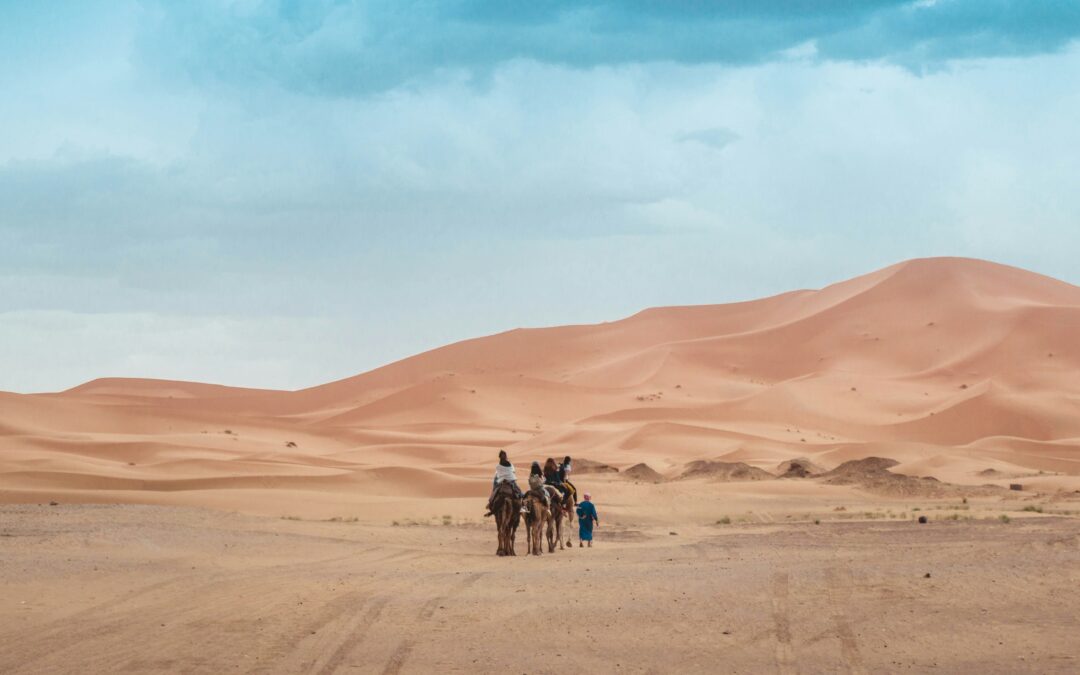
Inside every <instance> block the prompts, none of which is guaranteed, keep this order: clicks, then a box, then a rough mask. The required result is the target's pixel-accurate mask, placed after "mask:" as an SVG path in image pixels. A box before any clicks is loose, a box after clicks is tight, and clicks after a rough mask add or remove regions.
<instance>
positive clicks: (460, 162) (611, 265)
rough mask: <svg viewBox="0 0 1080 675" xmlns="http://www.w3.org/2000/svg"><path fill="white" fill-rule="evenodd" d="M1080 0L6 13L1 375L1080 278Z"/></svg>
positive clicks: (221, 367) (274, 375)
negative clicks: (909, 265)
mask: <svg viewBox="0 0 1080 675" xmlns="http://www.w3.org/2000/svg"><path fill="white" fill-rule="evenodd" d="M1078 38H1080V3H1078V2H1076V1H1075V0H937V1H934V0H920V1H919V2H911V1H909V0H904V1H895V0H860V1H858V2H854V1H851V0H816V1H815V0H730V1H726V2H724V1H719V0H718V1H716V2H704V1H700V0H699V1H691V0H682V1H679V0H667V1H661V0H622V1H620V2H615V1H614V0H611V1H609V2H589V1H587V0H586V1H578V2H559V1H549V2H544V1H542V0H536V1H534V2H529V3H510V2H504V1H502V0H498V1H497V0H424V1H418V2H409V1H407V0H387V1H383V2H348V1H330V0H294V1H288V0H278V1H271V0H266V1H259V0H233V1H229V0H183V1H181V0H176V1H174V2H169V1H165V0H146V1H141V2H127V1H125V0H100V1H95V0H72V1H70V2H62V1H58V0H44V1H42V2H7V1H3V0H0V390H10V391H49V390H57V389H63V388H67V387H70V386H73V385H75V384H78V383H80V382H82V381H85V380H88V379H92V378H94V377H100V376H106V375H123V376H146V377H164V378H178V379H193V380H201V381H209V382H220V383H226V384H237V385H250V386H264V387H276V388H299V387H303V386H309V385H313V384H317V383H321V382H325V381H328V380H331V379H336V378H340V377H345V376H348V375H352V374H355V373H357V372H360V371H363V370H367V369H369V368H372V367H375V366H378V365H381V364H383V363H386V362H388V361H391V360H395V359H398V358H401V357H405V356H408V355H410V354H413V353H416V352H419V351H422V350H425V349H428V348H431V347H435V346H439V345H441V344H445V343H447V342H451V341H454V340H458V339H463V338H467V337H472V336H476V335H481V334H486V333H492V332H497V331H501V330H506V329H509V328H514V327H518V326H537V325H551V324H566V323H583V322H596V321H603V320H610V319H615V318H619V317H622V316H625V315H627V314H630V313H633V312H635V311H637V310H639V309H641V308H644V307H648V306H654V305H670V304H696V303H715V302H726V301H731V300H741V299H749V298H754V297H759V296H763V295H767V294H772V293H776V292H780V291H785V290H789V289H792V288H801V287H818V286H821V285H824V284H827V283H829V282H832V281H836V280H840V279H843V278H846V277H849V276H853V275H855V274H859V273H862V272H867V271H870V270H873V269H876V268H878V267H882V266H884V265H887V264H890V263H893V262H896V261H899V260H902V259H906V258H911V257H917V256H927V255H965V256H974V257H982V258H989V259H993V260H998V261H1001V262H1007V263H1011V264H1015V265H1019V266H1022V267H1026V268H1029V269H1033V270H1036V271H1039V272H1042V273H1045V274H1050V275H1053V276H1057V277H1059V278H1063V279H1066V280H1068V281H1071V282H1073V283H1080V124H1078V123H1077V120H1080V41H1078Z"/></svg>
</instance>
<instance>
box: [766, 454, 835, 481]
mask: <svg viewBox="0 0 1080 675" xmlns="http://www.w3.org/2000/svg"><path fill="white" fill-rule="evenodd" d="M824 471H825V470H824V469H822V468H821V467H820V466H818V465H817V464H814V463H813V462H811V461H810V460H809V459H806V458H805V457H799V458H798V459H789V460H785V461H783V462H780V464H778V465H777V467H776V475H777V476H778V477H779V478H809V477H810V476H815V475H817V474H819V473H824Z"/></svg>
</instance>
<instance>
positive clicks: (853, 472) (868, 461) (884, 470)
mask: <svg viewBox="0 0 1080 675" xmlns="http://www.w3.org/2000/svg"><path fill="white" fill-rule="evenodd" d="M899 464H900V462H897V461H896V460H894V459H888V458H886V457H867V458H865V459H855V460H851V461H849V462H844V463H843V464H841V465H840V466H838V467H836V468H835V469H833V470H832V471H827V472H825V473H823V474H821V475H820V476H818V478H819V479H820V480H821V482H823V483H827V484H829V485H855V486H858V487H860V488H862V489H865V490H867V491H869V492H873V493H876V494H881V495H887V496H890V497H950V496H959V495H964V496H974V495H989V494H999V493H1000V492H1002V489H1001V488H998V487H996V486H993V485H982V486H960V485H952V484H949V483H942V482H941V481H939V480H938V479H936V478H934V477H933V476H921V477H916V476H906V475H904V474H899V473H893V472H892V471H890V469H891V468H892V467H894V466H897V465H899Z"/></svg>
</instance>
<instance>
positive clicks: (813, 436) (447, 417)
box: [0, 259, 1080, 512]
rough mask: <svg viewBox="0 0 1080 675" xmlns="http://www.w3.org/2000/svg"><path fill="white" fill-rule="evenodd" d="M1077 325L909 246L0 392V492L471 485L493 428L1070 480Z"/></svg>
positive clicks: (607, 458) (641, 451)
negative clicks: (288, 377)
mask: <svg viewBox="0 0 1080 675" xmlns="http://www.w3.org/2000/svg"><path fill="white" fill-rule="evenodd" d="M1078 338H1080V288H1077V287H1075V286H1071V285H1069V284H1066V283H1063V282H1060V281H1057V280H1054V279H1050V278H1047V277H1043V276H1040V275H1037V274H1033V273H1030V272H1026V271H1023V270H1019V269H1015V268H1010V267H1006V266H1002V265H997V264H993V263H988V262H983V261H978V260H968V259H925V260H913V261H909V262H905V263H900V264H898V265H894V266H892V267H889V268H886V269H883V270H879V271H877V272H874V273H871V274H868V275H865V276H862V277H859V278H856V279H852V280H850V281H845V282H842V283H838V284H835V285H833V286H829V287H827V288H825V289H822V290H818V291H795V292H791V293H786V294H783V295H779V296H775V297H772V298H766V299H763V300H757V301H752V302H743V303H735V304H729V305H715V306H695V307H665V308H657V309H650V310H645V311H643V312H640V313H638V314H636V315H634V316H631V317H629V318H627V319H624V320H621V321H615V322H611V323H604V324H598V325H583V326H566V327H556V328H541V329H527V330H513V331H509V332H506V333H501V334H498V335H492V336H489V337H484V338H478V339H475V340H468V341H465V342H461V343H457V344H453V345H449V346H447V347H443V348H440V349H436V350H433V351H430V352H427V353H424V354H420V355H417V356H414V357H412V358H409V359H405V360H403V361H399V362H397V363H392V364H389V365H387V366H384V367H382V368H379V369H376V370H373V371H371V372H368V373H364V374H361V375H357V376H355V377H351V378H348V379H345V380H341V381H338V382H332V383H329V384H326V385H322V386H318V387H314V388H310V389H305V390H300V391H293V392H287V391H268V390H257V389H245V388H234V387H226V386H219V385H209V384H200V383H191V382H173V381H161V380H140V379H119V378H107V379H101V380H95V381H93V382H88V383H86V384H83V385H80V386H77V387H74V388H72V389H69V390H67V391H64V392H60V393H56V394H39V395H19V394H10V393H0V500H6V501H35V500H40V499H42V498H64V496H65V495H71V496H77V497H78V498H79V499H86V496H87V494H88V493H93V492H94V491H100V493H101V494H99V495H98V496H99V497H101V499H100V500H101V501H109V498H108V496H107V495H106V493H108V495H114V494H116V493H119V492H122V493H124V495H125V497H124V501H128V500H135V501H138V500H140V499H142V500H144V501H147V502H153V503H161V502H162V500H163V499H164V500H165V501H168V499H169V498H168V497H166V496H163V495H166V493H167V494H176V493H189V494H186V495H184V498H183V503H188V504H190V503H207V504H211V503H212V504H214V505H215V506H221V505H222V503H223V502H222V495H225V494H229V495H237V494H239V495H240V496H239V497H236V496H233V497H231V500H232V502H230V501H229V500H225V501H224V503H225V504H230V503H231V505H232V506H234V507H235V508H237V509H240V510H252V511H271V512H273V511H275V510H281V509H283V508H286V507H283V506H282V501H281V498H280V496H281V495H288V494H293V493H292V492H290V491H293V490H302V491H310V492H313V493H320V492H324V493H328V494H329V495H339V496H340V497H341V498H342V499H348V500H353V501H355V502H356V503H363V502H365V501H371V500H375V499H379V498H383V497H386V496H388V495H403V496H406V495H407V496H412V497H422V498H453V497H469V496H472V497H479V496H482V495H484V494H486V490H487V488H488V486H489V483H488V481H489V480H490V478H489V475H490V470H491V465H492V463H493V461H492V459H493V456H494V454H495V450H496V449H498V448H507V449H508V451H509V453H510V455H511V457H512V458H513V459H514V461H515V462H516V463H517V464H518V466H519V471H523V470H524V469H525V468H526V467H527V462H528V461H529V460H532V459H534V458H542V457H546V456H561V455H565V454H569V455H573V456H584V457H589V458H591V459H593V460H596V461H599V462H603V463H607V464H611V465H613V466H616V467H620V468H623V469H625V468H628V467H630V466H632V465H635V464H639V463H644V464H647V465H648V467H650V470H655V471H656V472H658V475H662V476H665V477H669V478H670V477H676V476H679V475H681V474H682V473H684V472H686V471H687V470H688V469H691V470H692V468H693V467H695V466H697V467H701V466H718V465H715V464H713V465H709V464H693V463H695V462H698V463H701V462H713V463H716V462H725V463H729V464H733V463H745V464H746V465H748V466H749V467H751V468H753V469H763V470H765V471H768V472H770V474H769V475H772V474H773V473H774V472H775V470H776V467H777V466H778V465H779V464H780V463H782V462H784V461H785V460H791V459H795V458H804V459H806V460H807V461H808V462H810V463H811V464H812V465H814V466H817V467H820V469H821V470H829V469H833V468H835V467H837V466H838V465H840V464H841V463H843V462H845V461H850V460H853V459H861V458H865V457H871V456H879V457H885V458H890V459H893V460H895V461H897V462H898V464H897V466H895V467H893V468H892V469H891V470H892V471H893V472H895V473H897V474H898V475H910V476H933V477H936V478H939V479H941V480H947V481H950V482H958V483H965V484H968V485H979V484H982V483H988V482H989V483H995V484H999V485H1005V484H1006V483H1008V482H1009V480H1011V479H1012V478H1011V477H1014V476H1017V475H1030V474H1031V473H1033V472H1039V471H1042V472H1044V474H1056V476H1055V477H1054V481H1052V482H1048V483H1047V484H1048V485H1051V484H1052V485H1053V487H1054V488H1055V489H1076V488H1078V487H1080V377H1078V375H1080V339H1078ZM990 468H992V469H993V470H994V471H996V472H998V474H996V475H993V476H985V475H980V474H979V472H980V471H983V470H986V469H990ZM755 475H757V474H755ZM649 476H652V474H649ZM275 494H277V495H279V496H278V497H275V496H274V495H275ZM215 495H216V496H215Z"/></svg>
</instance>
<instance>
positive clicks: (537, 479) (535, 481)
mask: <svg viewBox="0 0 1080 675" xmlns="http://www.w3.org/2000/svg"><path fill="white" fill-rule="evenodd" d="M529 492H532V493H533V494H535V495H537V496H540V497H543V498H544V504H546V505H547V506H551V496H550V495H549V494H548V491H547V490H545V489H544V472H543V471H541V470H540V462H535V461H534V462H533V463H532V467H531V468H530V469H529Z"/></svg>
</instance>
